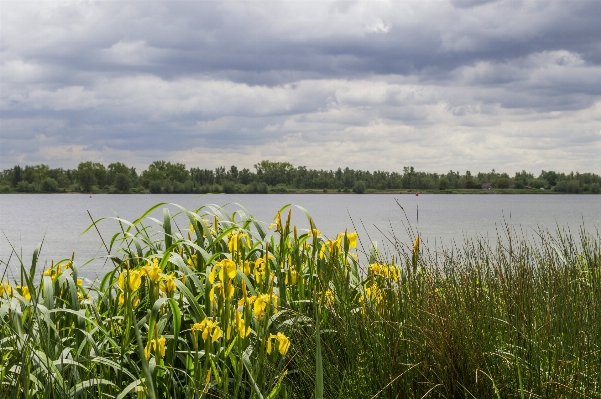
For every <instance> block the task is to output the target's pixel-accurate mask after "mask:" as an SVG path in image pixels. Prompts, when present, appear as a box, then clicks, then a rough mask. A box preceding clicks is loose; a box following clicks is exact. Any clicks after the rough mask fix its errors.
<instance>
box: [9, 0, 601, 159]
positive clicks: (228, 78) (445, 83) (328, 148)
mask: <svg viewBox="0 0 601 399" xmlns="http://www.w3.org/2000/svg"><path fill="white" fill-rule="evenodd" d="M600 17H601V2H599V1H597V0H582V1H578V2H566V1H563V0H557V1H548V2H524V1H517V0H516V1H488V0H450V1H449V2H444V1H423V2H394V1H323V2H305V1H296V2H295V1H291V2H281V1H265V2H260V1H240V2H217V1H202V2H189V1H181V2H178V1H175V2H158V1H150V2H92V3H91V2H67V3H59V2H16V1H15V2H10V1H7V2H3V5H2V8H1V9H0V18H1V22H2V24H1V25H2V26H1V32H0V33H1V38H0V53H1V54H0V55H1V61H0V62H1V64H0V75H1V79H2V80H1V84H2V91H1V93H0V107H1V110H0V123H1V126H0V127H1V133H0V157H1V161H0V164H1V166H0V167H9V166H11V165H12V164H14V163H16V162H29V163H37V162H46V163H53V164H56V163H60V164H61V165H60V166H74V164H76V163H77V162H79V161H80V160H83V159H87V158H90V159H97V160H120V157H124V156H127V159H128V160H129V162H130V163H133V164H136V165H137V166H138V167H140V168H142V167H144V166H145V165H147V164H148V162H150V161H152V160H153V159H154V158H155V157H161V158H165V159H189V160H192V161H191V162H192V163H194V162H197V161H194V160H197V159H203V160H204V161H203V162H207V163H208V162H217V163H218V164H226V163H228V164H232V163H237V164H241V165H242V164H244V163H246V165H245V166H251V165H252V164H253V163H255V162H256V161H257V160H259V159H263V158H268V157H269V158H274V157H275V158H277V157H281V158H282V159H284V158H286V157H288V158H289V159H290V160H292V161H293V162H295V163H297V164H307V165H312V166H315V167H322V166H323V167H327V166H328V165H333V166H335V165H347V164H349V165H351V166H356V167H362V168H367V169H377V168H380V169H390V168H397V169H398V168H400V167H401V166H402V165H406V164H413V165H416V166H421V167H423V168H426V169H430V170H438V169H440V168H448V167H452V168H463V167H471V168H472V169H473V168H474V166H478V165H480V166H481V167H482V168H483V169H485V168H488V167H495V168H497V169H503V167H504V165H507V166H508V167H509V166H511V165H513V164H517V163H520V162H521V163H522V164H523V167H522V168H527V167H528V165H535V166H537V167H538V166H540V164H541V163H543V164H544V163H545V162H549V165H557V166H562V167H566V168H581V169H583V168H584V166H585V165H586V167H588V168H589V169H590V168H591V167H592V168H596V170H597V171H598V170H599V169H600V168H601V161H599V160H597V157H596V156H595V154H596V153H598V151H599V149H601V148H600V146H601V137H600V134H599V131H600V129H601V115H600V110H599V108H600V105H599V104H600V96H601V85H599V84H598V83H597V81H598V80H599V76H601V44H600V42H599V40H598V38H599V37H601V24H599V23H598V21H599V18H600ZM532 132H537V133H536V138H531V134H532ZM510 137H511V139H509V138H510ZM542 139H544V140H546V141H545V142H544V143H543V144H544V145H543V144H541V143H539V144H541V145H539V144H537V142H536V141H533V140H542ZM367 143H369V145H368V144H367ZM500 145H503V146H505V148H504V149H503V151H499V150H498V146H500ZM318 146H319V148H317V147H318ZM543 147H544V150H542V148H543ZM361 151H363V152H364V153H365V156H353V157H348V156H346V154H349V153H350V154H357V153H361ZM525 152H526V155H527V156H524V154H525ZM551 153H552V155H553V157H555V159H554V160H549V161H547V159H548V158H549V156H550V154H551ZM198 154H205V155H206V156H202V157H199V156H198ZM394 154H405V155H404V156H403V157H398V156H395V155H394ZM416 154H420V155H419V156H417V155H416ZM574 154H578V156H575V155H574ZM582 154H590V156H591V159H583V157H584V158H586V156H585V155H582ZM374 155H375V156H374ZM386 157H390V158H392V157H394V160H393V161H391V162H386V161H385V159H386ZM205 166H214V164H212V165H205Z"/></svg>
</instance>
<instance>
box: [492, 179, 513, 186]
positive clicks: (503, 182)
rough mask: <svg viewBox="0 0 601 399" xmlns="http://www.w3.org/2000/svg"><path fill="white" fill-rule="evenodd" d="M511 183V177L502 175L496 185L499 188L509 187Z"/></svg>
mask: <svg viewBox="0 0 601 399" xmlns="http://www.w3.org/2000/svg"><path fill="white" fill-rule="evenodd" d="M510 185H511V180H509V178H507V177H501V178H500V179H498V180H497V181H496V183H495V186H496V187H497V188H509V186H510Z"/></svg>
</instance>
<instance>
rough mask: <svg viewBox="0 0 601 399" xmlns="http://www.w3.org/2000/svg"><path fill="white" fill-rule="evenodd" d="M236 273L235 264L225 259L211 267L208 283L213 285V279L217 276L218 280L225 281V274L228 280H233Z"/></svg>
mask: <svg viewBox="0 0 601 399" xmlns="http://www.w3.org/2000/svg"><path fill="white" fill-rule="evenodd" d="M236 273H237V267H236V262H234V261H232V260H231V259H227V258H226V259H223V260H221V261H219V262H217V263H215V266H213V268H212V269H211V272H210V273H209V281H210V282H211V284H215V278H216V277H217V276H219V280H221V281H225V275H226V274H227V276H228V277H229V278H234V277H236Z"/></svg>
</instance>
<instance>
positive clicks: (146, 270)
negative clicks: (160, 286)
mask: <svg viewBox="0 0 601 399" xmlns="http://www.w3.org/2000/svg"><path fill="white" fill-rule="evenodd" d="M140 274H141V275H142V276H146V277H148V279H149V280H150V281H153V282H155V283H156V282H158V281H160V280H161V268H160V267H158V266H157V265H152V266H150V265H149V266H144V267H143V268H142V272H141V273H140Z"/></svg>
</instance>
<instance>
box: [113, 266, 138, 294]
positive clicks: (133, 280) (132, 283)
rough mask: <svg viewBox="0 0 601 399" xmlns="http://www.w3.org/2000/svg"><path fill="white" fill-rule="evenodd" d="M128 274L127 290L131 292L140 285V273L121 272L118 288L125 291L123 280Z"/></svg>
mask: <svg viewBox="0 0 601 399" xmlns="http://www.w3.org/2000/svg"><path fill="white" fill-rule="evenodd" d="M128 273H129V278H128V283H129V289H130V290H132V291H135V290H137V289H138V288H139V287H140V284H142V278H141V275H140V272H139V271H137V270H130V271H129V272H122V273H121V274H120V275H119V288H121V289H122V290H124V289H125V278H126V275H127V274H128Z"/></svg>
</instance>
